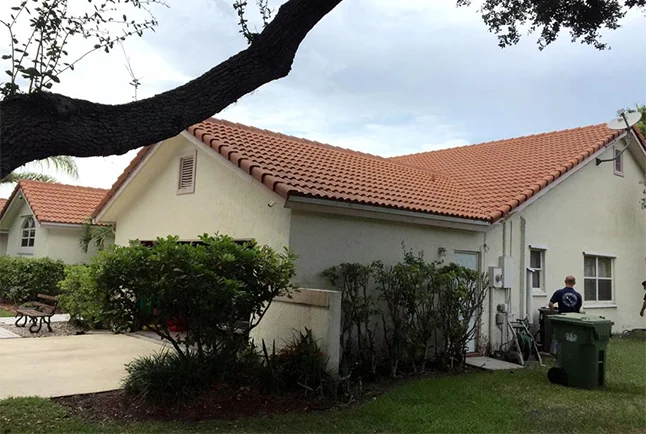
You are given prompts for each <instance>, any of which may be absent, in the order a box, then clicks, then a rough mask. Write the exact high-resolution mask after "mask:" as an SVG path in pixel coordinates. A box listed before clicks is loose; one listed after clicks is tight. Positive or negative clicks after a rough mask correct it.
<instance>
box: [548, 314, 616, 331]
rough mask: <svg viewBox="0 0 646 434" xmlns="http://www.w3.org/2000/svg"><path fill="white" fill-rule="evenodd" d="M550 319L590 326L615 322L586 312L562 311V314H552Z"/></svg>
mask: <svg viewBox="0 0 646 434" xmlns="http://www.w3.org/2000/svg"><path fill="white" fill-rule="evenodd" d="M549 320H550V321H552V322H565V323H569V324H576V325H581V326H590V327H593V326H595V325H601V324H614V323H613V322H612V321H610V320H609V319H606V318H604V317H602V316H595V315H588V314H585V313H574V312H568V313H562V314H560V315H550V316H549Z"/></svg>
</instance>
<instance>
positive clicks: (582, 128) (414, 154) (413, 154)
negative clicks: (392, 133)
mask: <svg viewBox="0 0 646 434" xmlns="http://www.w3.org/2000/svg"><path fill="white" fill-rule="evenodd" d="M603 125H605V124H603V123H601V124H593V125H586V126H582V127H574V128H566V129H563V130H554V131H548V132H545V133H535V134H527V135H524V136H516V137H511V138H508V139H500V140H489V141H486V142H479V143H471V144H468V145H462V146H454V147H452V148H445V149H435V150H431V151H422V152H414V153H412V154H403V155H396V156H394V157H390V158H388V159H389V160H398V159H400V158H408V157H415V156H419V155H428V154H436V153H441V152H449V151H453V150H456V149H465V148H473V147H475V146H487V145H493V144H495V145H500V144H503V143H507V142H513V141H516V140H524V139H532V138H538V137H544V136H550V135H557V134H563V133H567V132H572V131H578V130H586V129H589V128H598V127H601V126H603Z"/></svg>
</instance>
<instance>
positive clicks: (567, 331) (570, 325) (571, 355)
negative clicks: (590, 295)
mask: <svg viewBox="0 0 646 434" xmlns="http://www.w3.org/2000/svg"><path fill="white" fill-rule="evenodd" d="M547 320H548V321H550V323H551V324H552V328H553V332H554V339H555V340H556V342H557V343H558V352H557V356H556V360H557V366H556V367H555V368H552V369H550V370H549V372H548V373H547V376H548V378H549V380H550V381H551V382H552V383H557V384H563V385H565V386H571V387H577V388H581V389H595V388H597V387H603V386H604V384H605V381H606V348H607V346H608V341H609V339H610V333H611V331H612V325H613V322H612V321H610V320H608V319H606V318H604V317H601V316H591V315H585V314H581V313H564V314H561V315H550V316H549V317H548V318H547Z"/></svg>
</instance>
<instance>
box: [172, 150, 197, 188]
mask: <svg viewBox="0 0 646 434" xmlns="http://www.w3.org/2000/svg"><path fill="white" fill-rule="evenodd" d="M195 157H196V155H195V154H192V155H186V156H184V157H181V158H180V159H179V180H178V183H177V194H186V193H194V192H195Z"/></svg>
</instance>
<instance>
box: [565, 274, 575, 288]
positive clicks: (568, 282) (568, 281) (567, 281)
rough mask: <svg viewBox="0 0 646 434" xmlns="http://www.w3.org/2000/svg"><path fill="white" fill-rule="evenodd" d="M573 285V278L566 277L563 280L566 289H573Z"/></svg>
mask: <svg viewBox="0 0 646 434" xmlns="http://www.w3.org/2000/svg"><path fill="white" fill-rule="evenodd" d="M574 285H576V279H575V278H574V276H567V277H566V278H565V286H566V287H568V288H573V287H574Z"/></svg>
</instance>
